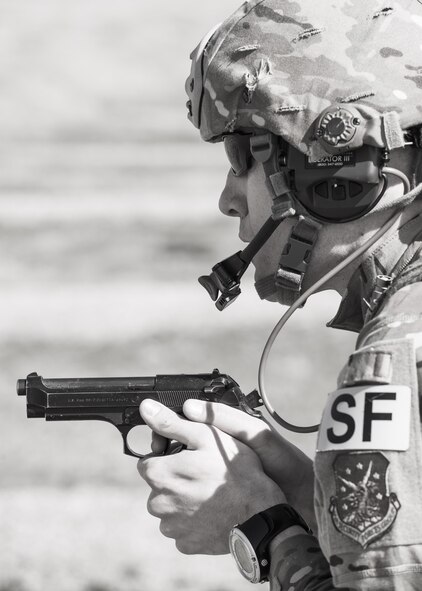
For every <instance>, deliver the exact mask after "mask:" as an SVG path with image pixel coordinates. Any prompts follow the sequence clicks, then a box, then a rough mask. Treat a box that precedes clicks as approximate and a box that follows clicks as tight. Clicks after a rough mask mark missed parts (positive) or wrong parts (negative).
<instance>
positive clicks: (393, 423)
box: [317, 386, 412, 451]
mask: <svg viewBox="0 0 422 591" xmlns="http://www.w3.org/2000/svg"><path fill="white" fill-rule="evenodd" d="M411 397H412V393H411V389H410V388H409V387H408V386H368V387H365V386H359V387H355V388H343V389H341V390H337V391H336V392H333V393H332V394H330V395H329V397H328V402H327V404H326V406H325V409H324V414H323V417H322V421H321V426H320V428H319V433H318V443H317V451H331V450H336V451H338V450H342V449H344V450H352V449H356V450H391V451H405V450H407V449H408V448H409V435H410V410H411V400H412V398H411Z"/></svg>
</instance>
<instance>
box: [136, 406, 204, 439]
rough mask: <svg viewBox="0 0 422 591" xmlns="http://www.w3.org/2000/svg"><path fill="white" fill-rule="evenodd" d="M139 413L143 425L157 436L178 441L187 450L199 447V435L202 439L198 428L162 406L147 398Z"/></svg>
mask: <svg viewBox="0 0 422 591" xmlns="http://www.w3.org/2000/svg"><path fill="white" fill-rule="evenodd" d="M139 412H140V414H141V417H142V418H143V419H144V421H145V423H146V424H147V425H148V426H149V427H151V429H152V430H153V431H154V432H155V433H158V435H162V436H163V437H165V438H166V439H174V440H176V441H179V442H180V443H183V445H186V447H187V448H188V449H198V448H199V447H200V445H201V435H202V438H203V433H201V429H200V426H199V425H197V424H195V423H192V422H191V421H187V420H186V419H184V418H183V417H180V416H179V415H178V414H176V413H175V412H173V411H172V410H170V409H169V408H167V407H166V406H164V405H163V404H160V403H159V402H156V401H155V400H151V399H150V398H147V399H146V400H144V401H143V402H142V403H141V406H140V408H139Z"/></svg>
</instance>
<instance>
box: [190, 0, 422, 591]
mask: <svg viewBox="0 0 422 591" xmlns="http://www.w3.org/2000/svg"><path fill="white" fill-rule="evenodd" d="M421 33H422V1H421V0H402V1H400V2H398V1H393V2H389V3H385V2H380V1H379V0H377V1H375V2H364V1H363V0H337V1H336V2H316V1H315V0H301V1H300V2H299V1H298V2H294V1H289V0H251V1H250V2H245V3H244V4H243V6H242V7H241V8H240V9H239V10H238V11H236V12H235V13H234V14H233V15H232V16H231V17H229V18H228V19H227V20H226V21H225V22H224V23H223V24H222V25H221V26H219V27H218V28H216V29H215V30H214V31H213V33H212V34H211V35H210V36H209V37H208V38H207V39H205V41H204V42H203V44H202V46H201V47H200V48H199V51H195V52H194V53H193V54H192V58H193V68H192V73H191V76H190V77H189V79H188V81H187V86H186V88H187V92H188V95H189V103H188V107H189V109H190V115H189V117H190V119H191V121H192V122H193V123H194V124H195V125H196V126H197V127H198V128H199V129H200V132H201V136H202V137H203V139H204V140H206V141H212V142H214V141H221V140H222V139H223V138H224V136H226V135H228V134H231V133H235V132H236V131H237V130H249V129H254V130H256V129H257V128H258V129H263V130H268V131H270V132H272V133H274V134H275V135H280V136H283V138H284V139H285V140H287V141H288V142H289V143H290V144H291V145H293V146H294V147H295V148H297V149H299V150H300V151H302V152H303V153H306V154H307V155H308V156H309V157H311V158H319V157H321V150H322V148H321V144H320V143H318V142H317V141H316V140H315V137H314V135H312V134H311V133H310V131H309V130H310V129H311V128H312V126H313V124H314V122H315V120H316V119H317V118H318V117H319V115H320V114H321V112H322V111H323V110H324V109H326V108H327V107H329V106H330V105H333V104H337V105H338V104H342V105H347V104H349V105H350V104H352V105H353V107H354V108H356V109H357V110H358V111H359V114H360V116H361V117H362V118H363V119H364V120H365V121H366V122H367V125H365V126H364V128H365V131H364V133H362V137H361V144H369V145H373V146H378V147H382V146H384V147H388V148H389V149H396V148H400V147H402V146H403V144H404V142H403V132H402V130H405V129H408V128H411V127H413V126H416V125H420V124H421V122H422V35H421ZM421 192H422V189H421V187H420V186H419V187H416V188H415V189H414V190H413V191H412V192H411V193H409V194H407V195H405V196H403V198H402V199H400V200H399V201H397V200H395V201H393V202H392V201H391V200H389V199H383V200H381V202H380V204H378V206H377V211H380V210H381V209H385V208H392V207H396V206H397V205H398V204H399V203H400V204H401V205H404V204H407V203H409V202H411V201H413V200H414V199H416V198H417V197H419V195H420V194H421ZM368 215H371V213H369V214H368ZM421 227H422V225H421V218H420V217H419V216H418V217H416V218H414V219H411V220H410V221H408V222H407V223H406V224H405V225H404V226H403V227H402V228H400V230H399V231H398V232H396V233H391V232H390V233H389V234H388V235H387V236H386V237H385V238H384V239H383V240H382V242H381V244H380V245H377V246H376V247H374V248H373V249H372V250H371V252H369V253H367V255H366V257H365V258H364V260H363V262H362V264H361V265H360V267H359V269H358V270H357V271H356V273H355V274H354V276H353V277H352V279H351V281H350V284H349V287H348V290H347V295H346V296H345V298H344V300H343V302H342V304H341V307H340V310H339V313H338V315H337V317H336V318H335V319H334V320H333V321H332V323H331V325H332V326H333V327H335V328H343V329H347V330H354V331H356V332H359V338H358V342H357V349H356V351H355V352H354V353H353V354H352V355H351V357H350V359H349V362H348V364H347V366H346V367H345V369H344V370H343V372H342V373H341V375H340V378H339V383H338V388H339V389H338V390H337V391H336V392H335V393H333V395H331V396H330V397H329V399H328V403H327V408H326V411H325V412H324V417H323V421H322V425H321V428H320V434H319V441H318V448H317V456H316V461H315V476H316V485H315V510H316V516H317V521H318V528H319V533H318V540H316V538H313V537H312V536H309V535H307V534H300V535H297V536H294V537H291V538H288V539H285V540H283V541H282V542H280V544H279V545H278V546H277V547H276V549H275V551H274V553H273V556H272V567H271V589H273V590H274V591H281V590H283V591H305V590H306V591H314V590H320V591H328V590H329V589H334V588H335V589H344V590H345V589H351V590H356V591H363V590H371V591H373V590H381V589H382V590H399V589H400V591H407V590H409V591H410V590H412V591H415V590H416V589H421V588H422V521H421V520H420V517H419V516H420V507H421V506H422V468H421V459H422V442H421V434H420V431H421V429H420V411H419V394H420V387H419V386H418V375H417V372H418V371H420V370H421V367H422V361H419V359H422V313H421V305H420V301H421V294H422V256H421V255H420V252H419V250H420V247H421V245H422V242H421V240H422V235H419V234H421V232H420V229H421ZM380 273H382V274H384V275H385V274H388V275H390V276H391V277H392V278H393V282H392V284H391V286H390V288H389V289H388V291H387V292H386V294H384V296H383V297H380V298H378V297H374V293H375V291H376V289H377V284H376V282H377V276H378V275H379V274H380ZM419 383H422V381H421V380H419ZM396 417H397V420H396ZM380 425H381V426H382V427H385V426H386V425H387V427H388V430H387V431H386V429H383V428H380V429H378V427H379V426H380ZM386 432H387V433H388V436H386V435H385V433H386ZM358 435H359V436H358ZM373 438H374V439H373ZM374 441H375V443H374Z"/></svg>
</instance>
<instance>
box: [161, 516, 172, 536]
mask: <svg viewBox="0 0 422 591" xmlns="http://www.w3.org/2000/svg"><path fill="white" fill-rule="evenodd" d="M160 532H161V533H162V534H163V536H164V537H166V538H174V537H175V536H174V529H173V527H172V526H171V524H170V523H169V521H168V520H167V519H162V520H161V521H160Z"/></svg>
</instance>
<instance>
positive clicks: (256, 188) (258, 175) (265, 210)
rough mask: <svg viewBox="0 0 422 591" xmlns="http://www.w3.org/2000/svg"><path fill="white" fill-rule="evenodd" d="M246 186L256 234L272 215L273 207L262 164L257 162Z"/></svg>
mask: <svg viewBox="0 0 422 591" xmlns="http://www.w3.org/2000/svg"><path fill="white" fill-rule="evenodd" d="M246 188H247V203H248V214H249V219H250V224H251V228H252V230H253V232H254V234H256V233H257V232H258V230H260V229H261V228H262V226H263V225H264V223H265V222H266V221H267V220H268V218H269V217H270V215H271V207H272V195H271V193H270V190H269V188H268V187H267V183H266V178H265V174H264V169H263V167H262V165H260V164H258V163H256V164H255V165H254V166H253V168H252V169H251V170H250V172H249V174H248V179H247V187H246Z"/></svg>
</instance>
